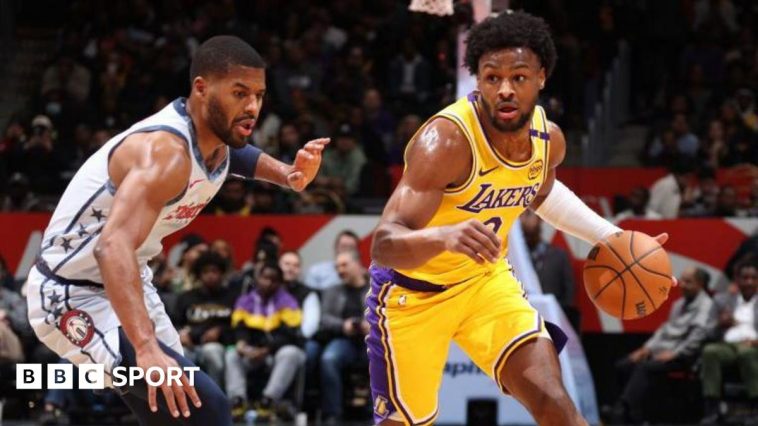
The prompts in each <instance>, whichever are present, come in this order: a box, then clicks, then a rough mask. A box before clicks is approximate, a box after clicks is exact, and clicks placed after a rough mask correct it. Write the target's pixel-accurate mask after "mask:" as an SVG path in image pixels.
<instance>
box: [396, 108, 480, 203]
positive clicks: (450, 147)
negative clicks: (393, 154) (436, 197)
mask: <svg viewBox="0 0 758 426" xmlns="http://www.w3.org/2000/svg"><path fill="white" fill-rule="evenodd" d="M472 156H473V153H472V152H471V147H470V145H469V143H468V141H467V139H466V136H465V135H464V134H463V132H462V131H461V129H460V128H459V127H458V126H457V125H456V124H455V123H453V122H452V121H450V120H448V119H446V118H442V117H437V118H435V119H433V120H431V121H430V122H428V123H426V124H425V125H424V127H423V128H421V129H420V131H419V132H418V133H417V134H416V136H415V137H414V138H413V140H411V141H410V146H409V147H408V150H407V152H406V154H405V162H406V170H405V175H406V177H408V178H410V179H413V180H415V181H419V182H423V183H425V184H428V185H430V186H434V187H440V188H443V189H444V188H445V187H448V186H451V185H456V184H458V183H461V182H464V181H465V180H466V178H467V177H468V175H469V173H470V171H471V170H470V169H471V158H472Z"/></svg>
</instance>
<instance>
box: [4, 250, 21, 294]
mask: <svg viewBox="0 0 758 426" xmlns="http://www.w3.org/2000/svg"><path fill="white" fill-rule="evenodd" d="M0 287H2V288H7V289H10V290H13V291H16V292H17V291H18V286H17V285H16V279H15V278H14V277H13V271H11V270H10V269H8V262H6V261H5V258H4V257H3V256H2V255H0Z"/></svg>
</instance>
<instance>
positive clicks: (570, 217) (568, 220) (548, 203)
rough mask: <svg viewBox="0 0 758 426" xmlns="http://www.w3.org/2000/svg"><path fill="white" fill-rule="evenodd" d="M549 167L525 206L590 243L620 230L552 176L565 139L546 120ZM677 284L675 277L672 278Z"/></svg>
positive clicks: (664, 236) (563, 153) (660, 238)
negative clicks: (541, 182)
mask: <svg viewBox="0 0 758 426" xmlns="http://www.w3.org/2000/svg"><path fill="white" fill-rule="evenodd" d="M549 125H550V129H549V131H550V163H549V165H548V167H550V169H549V171H548V175H547V178H546V179H545V183H544V184H543V185H542V188H540V191H539V192H538V193H537V196H536V197H535V199H534V201H533V202H532V204H531V205H530V206H529V208H531V209H532V210H534V211H535V212H536V213H537V215H538V216H540V217H541V218H542V219H543V220H544V221H545V222H547V223H549V224H550V225H552V226H553V227H554V228H557V229H560V230H561V231H563V232H566V233H568V234H571V235H573V236H575V237H577V238H580V239H582V240H584V241H586V242H588V243H590V244H592V245H594V244H596V243H597V242H598V241H601V240H603V239H605V238H607V237H608V236H610V235H611V234H614V233H616V232H620V231H622V229H621V228H619V227H618V226H616V225H614V224H612V223H610V222H608V221H607V220H605V219H603V218H602V217H600V215H598V214H597V213H595V211H594V210H592V209H591V208H589V207H588V206H587V205H586V204H584V202H583V201H582V200H581V199H579V197H577V196H576V194H574V192H573V191H571V190H570V189H569V188H567V187H566V185H564V184H563V183H561V182H560V181H559V180H558V179H556V169H557V168H558V166H559V165H560V164H561V163H562V162H563V159H564V157H565V156H566V138H565V137H564V136H563V132H562V131H561V129H560V127H558V126H557V125H556V124H555V123H553V122H550V123H549ZM655 239H656V240H657V241H658V244H661V245H663V244H664V243H665V242H666V241H667V240H668V234H666V233H663V234H660V235H658V236H656V237H655ZM672 280H673V282H674V285H677V281H676V278H675V277H672Z"/></svg>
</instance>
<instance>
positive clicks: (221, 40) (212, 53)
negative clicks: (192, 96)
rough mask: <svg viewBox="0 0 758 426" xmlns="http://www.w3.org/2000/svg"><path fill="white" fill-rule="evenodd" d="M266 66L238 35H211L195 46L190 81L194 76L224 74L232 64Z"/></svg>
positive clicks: (255, 66) (258, 55)
mask: <svg viewBox="0 0 758 426" xmlns="http://www.w3.org/2000/svg"><path fill="white" fill-rule="evenodd" d="M238 65H241V66H244V67H251V68H266V62H265V61H264V60H263V58H262V57H261V55H260V54H259V53H258V52H257V51H256V50H255V49H253V47H252V46H250V45H249V44H247V43H246V42H245V41H244V40H242V39H241V38H239V37H235V36H230V35H220V36H215V37H211V38H209V39H208V40H206V41H205V42H204V43H203V44H201V45H200V47H198V48H197V51H196V52H195V55H194V56H193V57H192V64H191V65H190V83H192V81H194V80H195V77H198V76H200V77H208V76H210V75H217V76H218V75H224V74H226V73H227V72H228V71H229V69H230V68H231V67H233V66H238Z"/></svg>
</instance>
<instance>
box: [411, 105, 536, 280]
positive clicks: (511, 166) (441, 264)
mask: <svg viewBox="0 0 758 426" xmlns="http://www.w3.org/2000/svg"><path fill="white" fill-rule="evenodd" d="M477 108H481V106H480V105H479V104H478V101H477V95H476V94H475V93H472V94H470V95H468V96H467V97H465V98H461V99H459V100H458V101H456V102H455V103H454V104H452V105H450V106H448V107H447V108H445V109H443V110H442V111H440V112H438V113H437V114H435V115H434V116H433V117H432V118H430V119H429V121H431V120H433V119H434V118H437V117H442V118H445V119H448V120H450V121H452V122H453V123H455V124H456V125H457V126H458V127H459V128H460V129H461V132H462V133H463V134H464V135H465V136H466V139H467V140H468V142H469V144H470V146H471V152H472V154H473V158H474V161H473V167H472V168H471V174H470V175H469V177H468V179H467V180H466V182H465V183H464V184H463V185H461V186H459V187H457V188H448V189H447V190H446V191H445V194H444V196H443V197H442V203H441V204H440V206H439V208H438V209H437V211H436V212H435V213H434V216H432V219H431V220H430V221H429V223H428V224H427V225H426V227H427V228H431V227H437V226H444V225H452V224H456V223H460V222H464V221H466V220H468V219H477V220H479V221H481V222H483V223H484V224H485V225H488V226H490V227H491V228H492V229H493V230H494V231H495V232H496V233H497V235H498V236H499V237H500V238H501V239H502V240H503V241H504V244H503V251H502V253H501V254H502V257H505V255H506V253H507V251H508V241H507V237H508V231H509V230H510V228H511V225H513V222H514V221H515V220H516V218H517V217H518V216H519V215H520V214H521V213H522V212H523V211H524V210H525V209H526V208H527V207H528V206H529V204H530V203H531V202H532V200H534V198H535V197H536V196H537V192H538V191H539V189H540V187H541V185H542V183H543V182H544V180H545V176H546V174H547V170H548V153H549V152H548V151H549V150H548V141H549V137H548V129H547V118H546V117H545V111H544V110H543V109H542V108H541V107H539V106H536V107H535V108H534V114H533V115H532V120H531V128H530V132H529V134H530V139H531V142H532V155H531V158H530V159H529V160H527V161H524V162H521V163H516V162H513V161H509V160H507V159H505V158H504V157H503V156H502V155H501V154H499V153H498V152H497V151H496V150H495V148H494V146H492V144H491V143H490V141H489V139H488V138H487V135H486V134H485V132H484V129H483V128H482V125H481V124H480V123H479V118H478V116H477ZM498 268H507V263H506V261H505V260H502V261H499V262H497V263H496V264H492V263H489V262H485V263H483V264H478V263H476V262H475V261H474V260H472V259H471V258H469V257H468V256H466V255H464V254H460V253H452V252H447V251H446V252H443V253H441V254H439V255H437V256H435V257H433V258H432V259H430V260H429V261H428V262H427V263H426V264H424V265H422V266H421V267H418V268H415V269H401V270H398V272H400V273H401V274H403V275H407V276H409V277H411V278H416V279H419V280H424V281H427V282H430V283H433V284H440V285H454V284H459V283H462V282H464V281H468V280H469V279H471V278H475V277H478V276H481V275H483V274H486V273H491V272H494V271H495V270H496V269H498Z"/></svg>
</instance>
